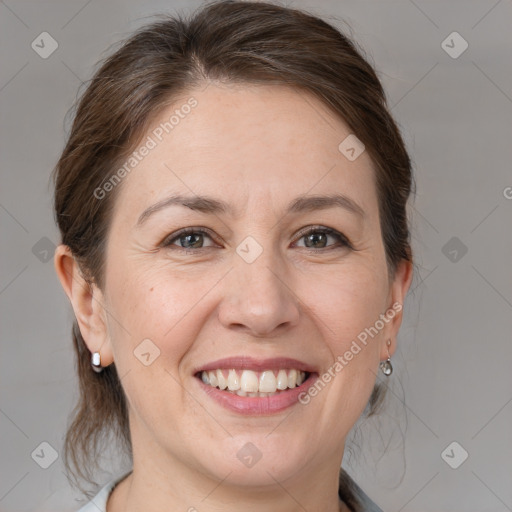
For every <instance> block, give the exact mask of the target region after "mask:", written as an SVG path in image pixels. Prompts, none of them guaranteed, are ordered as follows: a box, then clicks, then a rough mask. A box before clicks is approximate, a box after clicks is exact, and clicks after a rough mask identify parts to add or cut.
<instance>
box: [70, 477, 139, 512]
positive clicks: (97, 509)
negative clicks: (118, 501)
mask: <svg viewBox="0 0 512 512" xmlns="http://www.w3.org/2000/svg"><path fill="white" fill-rule="evenodd" d="M131 472H132V470H131V469H130V471H126V472H125V473H123V474H122V475H119V476H117V477H115V478H113V479H112V480H110V481H109V482H107V483H106V484H105V485H104V486H103V487H102V488H101V489H100V490H99V491H98V493H97V494H96V495H95V496H94V497H93V498H91V499H90V500H89V501H88V502H87V503H86V504H85V505H84V506H83V507H82V508H81V509H80V510H78V511H77V512H107V501H108V497H109V496H110V493H111V492H112V490H113V489H114V487H115V486H116V485H117V484H118V483H119V482H120V481H121V480H123V478H125V477H126V476H127V475H129V474H130V473H131Z"/></svg>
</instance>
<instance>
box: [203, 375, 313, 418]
mask: <svg viewBox="0 0 512 512" xmlns="http://www.w3.org/2000/svg"><path fill="white" fill-rule="evenodd" d="M317 378H318V375H317V374H315V373H311V374H310V375H309V377H308V378H307V379H306V380H305V381H304V382H303V383H302V384H301V385H300V386H297V387H296V388H290V389H288V390H287V391H281V392H280V393H277V394H276V395H272V396H262V397H258V396H253V397H251V396H238V395H235V394H234V393H230V392H228V391H223V390H221V389H219V388H214V387H212V386H210V385H208V384H205V383H204V382H203V381H202V380H201V379H199V378H197V377H196V379H197V381H198V382H199V384H200V386H201V388H202V389H203V390H204V392H205V393H206V394H207V395H208V396H209V397H210V398H212V399H213V400H215V401H216V402H217V403H219V404H220V405H222V406H223V407H225V408H226V409H229V410H231V411H235V412H237V413H240V414H247V415H257V416H259V415H265V414H274V413H277V412H280V411H283V410H285V409H287V408H288V407H291V406H292V405H295V404H296V403H298V398H299V395H300V394H301V393H302V392H305V391H307V390H308V389H309V388H310V387H311V386H312V385H313V384H314V382H315V381H316V379H317Z"/></svg>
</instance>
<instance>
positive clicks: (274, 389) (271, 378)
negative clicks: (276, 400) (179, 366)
mask: <svg viewBox="0 0 512 512" xmlns="http://www.w3.org/2000/svg"><path fill="white" fill-rule="evenodd" d="M224 371H225V370H224ZM258 375H259V377H258ZM201 380H202V381H203V382H204V383H205V384H209V385H210V386H212V387H216V388H219V389H222V390H227V391H231V392H233V393H234V394H236V395H239V396H248V397H255V396H272V395H275V394H276V393H278V392H281V391H284V390H286V389H288V388H290V389H293V388H295V387H297V386H300V385H301V384H302V383H303V382H304V381H305V380H306V373H305V372H303V371H300V370H296V369H291V370H284V369H282V370H279V371H274V370H265V371H263V372H261V373H258V372H254V371H252V370H243V371H241V372H240V373H239V372H237V370H234V369H230V370H228V377H227V378H226V376H225V374H224V373H223V370H221V369H219V370H212V371H204V372H201ZM226 388H227V389H226Z"/></svg>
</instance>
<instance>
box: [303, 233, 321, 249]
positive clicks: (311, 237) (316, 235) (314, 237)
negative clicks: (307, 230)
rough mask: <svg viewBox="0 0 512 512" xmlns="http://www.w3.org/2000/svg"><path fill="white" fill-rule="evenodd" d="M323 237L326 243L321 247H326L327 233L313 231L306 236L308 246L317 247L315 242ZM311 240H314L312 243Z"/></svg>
mask: <svg viewBox="0 0 512 512" xmlns="http://www.w3.org/2000/svg"><path fill="white" fill-rule="evenodd" d="M321 237H323V238H324V240H323V241H324V244H323V245H322V246H321V247H325V237H326V235H325V233H312V234H310V235H307V237H306V247H312V246H313V247H316V246H315V245H314V244H315V242H317V241H318V239H319V238H321ZM310 242H313V243H312V244H310Z"/></svg>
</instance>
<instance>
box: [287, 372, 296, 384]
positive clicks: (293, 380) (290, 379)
mask: <svg viewBox="0 0 512 512" xmlns="http://www.w3.org/2000/svg"><path fill="white" fill-rule="evenodd" d="M296 385H297V370H290V371H289V372H288V387H289V388H294V387H295V386H296Z"/></svg>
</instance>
